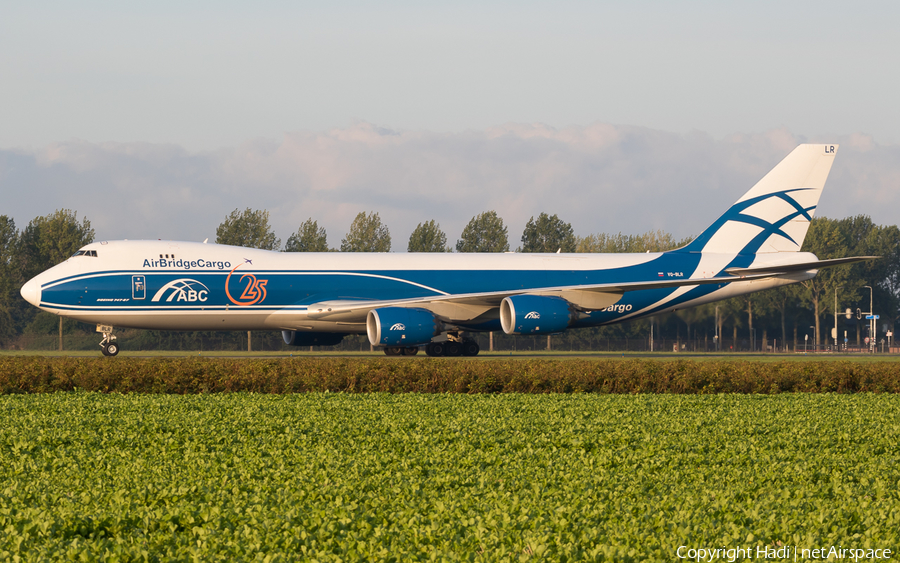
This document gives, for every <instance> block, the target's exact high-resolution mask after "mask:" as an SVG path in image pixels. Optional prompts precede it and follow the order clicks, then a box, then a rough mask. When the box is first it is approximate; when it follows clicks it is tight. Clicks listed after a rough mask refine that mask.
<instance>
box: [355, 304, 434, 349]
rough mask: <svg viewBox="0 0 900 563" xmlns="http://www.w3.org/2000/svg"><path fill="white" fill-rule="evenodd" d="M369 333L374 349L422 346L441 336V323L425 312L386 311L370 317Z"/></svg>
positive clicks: (381, 310)
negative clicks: (377, 347)
mask: <svg viewBox="0 0 900 563" xmlns="http://www.w3.org/2000/svg"><path fill="white" fill-rule="evenodd" d="M366 332H367V333H368V335H369V342H371V343H372V345H373V346H418V345H419V344H428V343H429V342H431V337H432V336H435V335H437V334H439V333H440V332H441V322H440V321H439V320H438V319H437V318H436V317H435V316H434V313H432V312H431V311H426V310H425V309H406V308H404V307H382V308H381V309H372V310H371V311H369V314H368V315H366Z"/></svg>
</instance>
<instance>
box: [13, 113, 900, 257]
mask: <svg viewBox="0 0 900 563" xmlns="http://www.w3.org/2000/svg"><path fill="white" fill-rule="evenodd" d="M806 140H807V139H804V138H799V137H797V136H795V135H793V134H791V133H790V132H789V131H787V130H784V129H777V130H771V131H767V132H764V133H761V134H753V135H732V136H730V137H727V138H725V139H722V140H715V139H713V138H712V137H710V136H708V135H706V134H703V133H700V132H693V133H690V134H688V135H683V136H682V135H676V134H672V133H667V132H662V131H657V130H652V129H645V128H639V127H630V126H619V125H610V124H605V123H595V124H592V125H589V126H585V127H566V128H562V129H555V128H552V127H548V126H545V125H541V124H535V125H527V124H506V125H501V126H496V127H491V128H489V129H487V130H484V131H473V130H469V131H463V132H458V133H435V132H428V131H392V130H389V129H383V128H379V127H376V126H374V125H372V124H370V123H366V122H359V123H356V124H354V125H352V126H350V127H346V128H341V129H332V130H330V131H326V132H308V131H301V132H295V133H290V134H286V135H285V136H284V137H283V138H282V139H281V140H280V141H273V140H266V139H260V140H254V141H251V142H247V143H245V144H243V145H240V146H237V147H233V148H225V149H220V150H216V151H211V152H189V151H187V150H185V149H183V148H181V147H179V146H175V145H163V144H149V143H115V144H113V143H89V142H84V141H71V142H65V143H56V144H53V145H50V146H47V147H44V148H42V149H38V150H31V151H27V150H0V192H2V203H3V205H2V209H0V213H4V214H8V215H12V216H13V217H14V218H15V219H16V221H17V224H18V225H19V227H20V228H22V227H24V226H25V224H27V222H28V221H29V220H30V219H31V218H33V217H35V216H37V215H44V214H47V213H50V212H52V211H53V210H55V209H57V208H61V207H66V208H70V209H74V210H77V211H78V212H79V214H80V215H81V216H86V217H88V218H89V219H90V220H91V221H92V223H93V225H94V227H95V229H96V230H97V235H98V237H100V238H109V239H116V238H130V239H136V238H168V239H188V240H202V239H204V238H206V237H210V238H212V239H214V238H215V230H216V227H217V226H218V224H219V223H220V222H221V221H222V219H224V217H225V216H226V215H227V214H228V213H229V212H230V211H231V210H233V209H235V208H244V207H251V208H254V209H268V210H269V211H270V212H271V216H272V223H273V226H274V228H275V231H276V233H277V234H278V236H279V237H281V238H282V240H285V239H287V237H288V236H289V235H290V234H291V233H292V232H294V231H295V230H296V229H297V227H298V226H299V224H300V223H301V222H303V221H304V220H305V219H306V218H308V217H313V218H314V219H317V220H318V221H319V224H320V225H322V226H324V227H325V228H326V229H327V231H328V241H329V244H330V245H332V246H338V245H339V244H340V239H341V238H342V237H343V236H344V234H345V232H346V230H347V228H348V227H349V225H350V222H351V221H352V219H353V217H354V216H355V215H356V214H357V213H358V212H360V211H376V212H378V213H379V214H380V216H381V218H382V220H384V222H385V223H386V224H387V225H388V227H389V228H390V230H391V235H392V237H393V246H394V249H395V250H397V251H402V250H405V248H406V243H407V240H408V237H409V234H410V232H411V231H412V230H413V228H415V226H416V224H417V223H419V222H422V221H427V220H429V219H435V220H437V221H438V223H440V224H441V227H442V228H443V229H444V230H445V232H446V233H447V236H448V240H449V241H450V242H451V244H452V243H453V242H455V241H456V239H457V238H458V236H459V234H460V232H461V231H462V229H463V227H464V226H465V225H466V223H467V222H468V221H469V220H470V219H471V218H472V217H473V216H474V215H476V214H478V213H481V212H482V211H486V210H489V209H494V210H496V211H497V212H498V213H499V214H500V216H501V217H502V218H503V219H504V221H505V222H506V224H507V226H508V228H509V233H510V245H511V246H512V247H513V248H515V247H516V246H517V245H518V244H519V238H520V236H521V232H522V229H523V228H524V224H525V222H526V221H527V220H528V219H529V217H531V216H533V215H537V214H539V213H541V212H542V211H546V212H548V213H551V214H553V213H556V214H558V215H559V216H560V218H562V219H563V220H565V221H569V222H571V223H572V225H573V227H574V229H575V232H576V233H577V234H580V235H587V234H590V233H596V232H619V231H621V232H624V233H639V232H644V231H647V230H650V229H664V230H666V231H669V232H672V233H673V234H675V235H676V236H678V237H682V236H686V235H690V234H697V233H698V232H699V231H700V230H702V229H703V228H705V227H706V226H707V225H708V224H709V223H711V222H712V221H713V220H714V219H715V218H716V217H717V216H718V215H719V214H720V213H721V212H722V211H724V209H725V208H726V207H727V206H728V205H730V204H731V203H732V202H734V201H735V200H737V199H738V198H739V197H740V196H741V195H742V194H743V193H744V192H745V191H746V190H747V189H749V188H750V186H752V185H753V183H755V182H756V180H758V179H759V178H761V177H762V176H763V175H764V174H765V173H766V172H767V171H768V170H769V169H770V168H772V167H773V166H774V165H775V164H777V162H778V161H779V160H780V159H781V158H783V157H784V156H785V155H787V154H788V152H790V150H791V149H793V147H794V146H796V145H797V144H798V143H800V142H804V141H806ZM810 140H811V141H820V140H821V141H827V142H841V143H842V147H841V150H840V152H839V154H838V157H837V159H836V161H835V165H834V168H833V170H832V174H831V177H830V178H829V181H828V184H827V185H826V190H825V194H824V195H823V198H822V201H821V202H820V206H819V215H827V216H830V217H844V216H848V215H856V214H866V215H870V216H871V217H872V218H873V220H875V222H877V223H882V224H885V223H889V224H895V223H897V217H896V213H895V212H893V211H892V210H896V209H898V208H900V190H898V189H897V188H898V186H900V158H898V157H900V147H896V146H882V145H878V144H876V143H875V142H874V140H873V139H872V138H871V137H868V136H865V135H859V134H855V135H848V136H847V137H846V138H843V139H810Z"/></svg>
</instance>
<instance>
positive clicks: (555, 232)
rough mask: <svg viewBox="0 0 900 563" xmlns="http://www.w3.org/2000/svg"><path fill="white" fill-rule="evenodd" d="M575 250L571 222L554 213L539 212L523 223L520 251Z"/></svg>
mask: <svg viewBox="0 0 900 563" xmlns="http://www.w3.org/2000/svg"><path fill="white" fill-rule="evenodd" d="M557 251H560V252H575V233H574V232H573V231H572V225H571V223H565V222H563V220H562V219H560V218H559V217H557V216H556V215H555V214H554V215H547V214H546V213H541V214H540V215H538V218H537V221H535V220H534V216H532V217H531V219H529V220H528V223H526V224H525V231H524V232H523V233H522V252H557Z"/></svg>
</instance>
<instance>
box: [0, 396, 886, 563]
mask: <svg viewBox="0 0 900 563" xmlns="http://www.w3.org/2000/svg"><path fill="white" fill-rule="evenodd" d="M0 417H2V418H0V560H11V559H16V558H17V557H20V558H21V560H27V561H39V560H46V561H58V560H65V559H71V560H109V561H115V560H117V561H144V560H148V561H166V560H178V561H189V560H198V561H216V560H220V561H233V560H259V561H295V560H310V561H382V560H383V561H410V560H421V561H428V560H442V561H455V560H462V561H520V560H521V561H527V560H533V561H583V560H588V561H590V560H617V561H628V560H631V561H648V560H657V561H678V560H679V559H678V558H677V556H676V552H677V550H678V548H679V546H686V547H687V548H694V549H696V548H707V547H711V548H723V547H725V548H738V547H742V548H743V547H749V546H753V548H754V549H756V548H757V547H758V546H772V547H777V546H780V545H784V546H795V547H801V548H802V547H820V546H824V547H826V548H827V547H829V546H835V547H838V546H841V547H842V548H844V549H846V548H859V549H866V548H868V549H876V548H878V549H892V550H893V556H892V557H895V556H896V553H897V551H898V549H900V485H898V483H900V446H898V442H900V397H898V396H897V395H893V394H870V393H858V394H848V395H834V394H794V393H790V394H777V395H770V396H760V395H592V394H573V395H560V394H544V395H523V394H501V395H463V394H454V395H447V394H431V395H424V394H402V395H389V394H343V393H307V394H290V395H254V394H243V393H232V394H200V395H128V394H99V393H85V392H68V393H49V394H36V395H28V394H18V395H2V396H0ZM779 542H780V543H779ZM882 553H883V552H882ZM756 560H759V559H756Z"/></svg>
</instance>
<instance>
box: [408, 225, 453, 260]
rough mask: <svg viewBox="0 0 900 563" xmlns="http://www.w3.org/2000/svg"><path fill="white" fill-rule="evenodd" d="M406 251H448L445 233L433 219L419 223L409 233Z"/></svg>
mask: <svg viewBox="0 0 900 563" xmlns="http://www.w3.org/2000/svg"><path fill="white" fill-rule="evenodd" d="M406 251H407V252H450V251H451V248H450V247H449V246H447V235H446V234H444V231H442V230H441V226H440V225H439V224H437V223H435V221H434V219H432V220H430V221H426V222H424V223H419V224H418V225H417V226H416V228H415V230H414V231H413V232H412V234H411V235H409V244H408V245H407V247H406Z"/></svg>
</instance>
